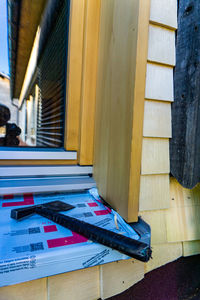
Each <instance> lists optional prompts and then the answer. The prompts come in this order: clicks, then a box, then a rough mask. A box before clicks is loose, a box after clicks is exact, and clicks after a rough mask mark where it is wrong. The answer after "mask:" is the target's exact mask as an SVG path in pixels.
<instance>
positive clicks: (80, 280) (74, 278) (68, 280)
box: [17, 267, 100, 300]
mask: <svg viewBox="0 0 200 300" xmlns="http://www.w3.org/2000/svg"><path fill="white" fill-rule="evenodd" d="M98 298H100V290H99V267H93V268H88V269H83V270H79V271H74V272H69V273H65V274H61V275H56V276H51V277H48V300H58V299H59V300H76V299H77V300H89V299H91V300H96V299H98ZM17 300H19V299H17ZM20 300H21V299H20ZM41 300H43V299H41Z"/></svg>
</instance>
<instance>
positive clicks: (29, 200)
mask: <svg viewBox="0 0 200 300" xmlns="http://www.w3.org/2000/svg"><path fill="white" fill-rule="evenodd" d="M23 196H24V201H17V202H5V203H3V204H2V207H11V206H22V205H34V199H33V194H24V195H23Z"/></svg>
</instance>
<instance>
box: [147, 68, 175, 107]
mask: <svg viewBox="0 0 200 300" xmlns="http://www.w3.org/2000/svg"><path fill="white" fill-rule="evenodd" d="M173 84H174V83H173V67H167V66H164V65H158V64H153V63H148V64H147V77H146V92H145V98H146V99H152V100H162V101H169V102H172V101H173V100H174V93H173Z"/></svg>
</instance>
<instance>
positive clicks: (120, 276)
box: [100, 259, 144, 299]
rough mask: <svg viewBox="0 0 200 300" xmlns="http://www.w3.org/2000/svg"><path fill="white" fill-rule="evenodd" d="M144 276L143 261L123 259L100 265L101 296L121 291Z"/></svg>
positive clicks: (104, 297) (105, 296)
mask: <svg viewBox="0 0 200 300" xmlns="http://www.w3.org/2000/svg"><path fill="white" fill-rule="evenodd" d="M143 277H144V263H141V262H139V261H137V260H133V259H131V260H125V261H123V260H122V261H119V262H114V263H110V264H105V265H103V266H100V286H101V298H102V299H107V298H109V297H111V296H114V295H117V294H119V293H122V292H123V291H125V290H127V289H128V288H129V287H131V286H132V285H134V284H135V283H137V282H138V281H140V280H142V279H143Z"/></svg>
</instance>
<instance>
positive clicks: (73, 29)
mask: <svg viewBox="0 0 200 300" xmlns="http://www.w3.org/2000/svg"><path fill="white" fill-rule="evenodd" d="M84 17H85V1H83V0H73V1H72V2H71V17H70V30H69V46H68V47H69V48H68V49H69V50H68V51H69V52H68V70H67V96H66V99H67V101H66V102H67V103H66V113H65V115H66V118H65V119H66V121H65V148H66V149H67V150H78V143H79V127H80V105H81V87H82V63H83V51H82V49H83V45H84Z"/></svg>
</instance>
